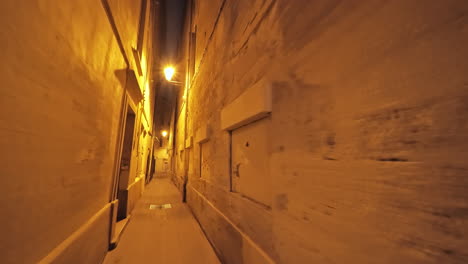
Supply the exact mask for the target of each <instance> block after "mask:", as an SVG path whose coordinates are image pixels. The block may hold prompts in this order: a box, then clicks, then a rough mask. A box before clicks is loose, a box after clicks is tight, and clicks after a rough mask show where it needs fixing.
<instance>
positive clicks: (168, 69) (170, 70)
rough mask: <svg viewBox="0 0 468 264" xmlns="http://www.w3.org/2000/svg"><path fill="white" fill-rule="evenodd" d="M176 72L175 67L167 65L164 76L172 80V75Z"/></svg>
mask: <svg viewBox="0 0 468 264" xmlns="http://www.w3.org/2000/svg"><path fill="white" fill-rule="evenodd" d="M174 73H175V69H174V67H171V66H167V67H166V68H164V76H165V77H166V80H168V81H171V80H172V77H174Z"/></svg>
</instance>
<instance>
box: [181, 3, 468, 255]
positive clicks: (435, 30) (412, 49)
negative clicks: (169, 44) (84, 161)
mask: <svg viewBox="0 0 468 264" xmlns="http://www.w3.org/2000/svg"><path fill="white" fill-rule="evenodd" d="M192 11H193V19H192V23H191V25H190V23H189V24H188V25H187V26H186V31H185V34H186V35H187V34H189V32H196V45H195V52H194V53H193V54H191V53H190V52H186V53H185V55H186V56H185V57H186V58H185V59H186V61H187V65H186V66H187V68H188V67H189V65H190V61H194V62H195V75H194V76H193V78H192V79H191V80H189V82H188V83H187V84H186V88H185V89H186V91H187V94H188V97H187V98H188V99H187V100H188V114H187V116H183V117H181V118H180V119H179V120H182V119H183V118H187V121H186V122H187V132H186V136H183V134H182V133H184V132H185V131H184V129H183V128H182V127H178V128H177V131H178V132H179V135H178V136H177V137H176V138H177V140H178V141H179V142H178V143H176V145H177V146H178V145H179V144H183V143H182V142H180V141H182V140H186V139H187V138H188V137H191V136H192V137H194V138H195V137H196V134H197V131H199V130H200V129H205V128H208V130H209V131H210V135H209V137H208V140H207V141H206V142H204V143H201V144H194V145H193V148H192V149H191V151H190V156H189V160H188V162H189V164H184V166H189V168H188V176H189V183H188V187H187V192H188V203H189V205H190V207H191V208H192V210H193V212H194V213H195V215H196V217H197V219H198V220H199V222H200V223H201V225H202V227H203V229H204V231H205V232H206V234H207V236H208V238H209V240H210V241H211V242H212V243H213V245H214V247H215V249H216V251H217V252H218V254H219V256H220V258H221V260H222V261H224V262H225V263H236V264H239V263H269V262H277V263H398V262H400V263H465V262H466V261H468V251H467V249H468V238H467V235H468V229H467V226H468V178H467V177H466V173H467V169H468V162H467V157H468V151H467V145H466V141H467V135H468V107H467V105H468V77H467V76H468V75H467V74H466V73H467V71H468V60H467V59H466V58H468V49H467V48H466V47H468V17H467V15H466V14H467V12H468V4H467V2H466V1H463V0H459V1H456V0H449V1H403V0H401V1H377V0H375V1H371V0H369V1H359V2H357V1H344V0H343V1H339V0H336V1H307V0H302V1H299V0H298V1H288V0H276V1H275V0H267V1H249V0H239V1H221V0H220V1H210V2H209V3H208V1H196V3H195V8H194V9H193V10H192ZM190 12H191V10H190V9H189V11H188V15H187V19H188V18H189V17H190ZM191 45H193V43H192V44H191ZM185 48H186V49H187V50H189V49H190V47H189V41H188V40H187V38H186V41H185ZM253 87H265V88H266V89H269V90H270V91H271V112H270V113H269V114H268V115H266V117H265V118H266V119H269V122H271V124H270V126H271V129H270V131H269V133H268V135H265V136H266V137H267V140H268V148H267V149H266V156H265V160H266V162H268V169H267V171H268V173H269V176H268V177H267V179H268V180H265V185H268V186H271V187H269V188H270V189H271V190H270V191H271V197H270V198H271V200H270V202H269V203H264V202H259V201H258V200H256V199H252V197H249V195H246V194H245V193H243V192H242V191H232V190H233V186H232V183H233V179H232V177H233V175H234V172H233V166H232V164H230V160H231V159H232V156H231V151H232V149H233V146H232V145H231V134H233V133H234V132H233V131H230V132H229V129H227V130H223V127H222V120H221V110H222V109H226V108H227V107H229V106H230V105H232V104H233V102H234V101H235V99H238V98H242V96H243V95H245V94H246V93H247V92H248V91H249V89H253ZM265 96H266V95H265ZM260 97H261V96H260ZM262 98H263V97H262ZM262 98H257V99H255V98H254V99H255V100H257V101H258V100H261V99H262ZM242 112H243V109H242V108H238V113H240V115H241V114H242ZM262 120H265V119H262ZM260 121H261V120H260ZM260 121H253V122H260ZM179 122H180V121H179ZM250 122H252V121H250ZM253 122H252V123H253ZM179 126H181V124H180V123H179ZM234 131H235V130H234ZM251 143H252V142H251ZM254 143H255V142H253V144H254ZM200 149H202V151H203V153H204V154H206V155H207V157H209V158H205V159H203V158H200V157H201V156H202V155H200ZM246 162H248V160H246ZM198 168H201V169H198ZM240 170H241V172H240V174H241V177H242V167H241V168H240ZM203 171H205V173H204V174H203V175H201V176H202V177H200V172H203ZM177 172H179V173H181V172H180V171H177ZM252 175H253V176H252ZM252 175H250V176H252V177H255V175H254V174H252ZM178 177H179V178H180V177H183V176H182V175H179V176H178ZM260 185H261V184H260Z"/></svg>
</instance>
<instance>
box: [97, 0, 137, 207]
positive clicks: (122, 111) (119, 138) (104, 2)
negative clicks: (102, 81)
mask: <svg viewBox="0 0 468 264" xmlns="http://www.w3.org/2000/svg"><path fill="white" fill-rule="evenodd" d="M101 2H102V6H103V7H104V10H105V11H106V14H107V18H108V19H109V23H110V25H111V27H112V32H113V33H114V37H115V39H116V40H117V44H118V46H119V49H120V52H121V53H122V57H123V59H124V61H125V64H126V69H125V81H124V83H123V92H122V98H121V100H120V120H119V128H120V129H119V131H118V134H117V142H121V141H122V137H123V130H124V127H125V116H126V113H125V112H126V108H125V97H126V93H127V81H128V72H129V71H130V63H129V60H128V57H127V55H126V53H125V49H124V46H123V43H122V38H121V37H120V34H119V31H118V29H117V25H116V24H115V20H114V17H113V16H112V11H111V9H110V5H109V2H108V0H102V1H101ZM116 145H117V146H116V149H115V157H114V158H115V162H114V163H115V165H114V169H113V176H114V177H112V185H111V188H112V189H111V190H112V191H111V194H110V197H109V202H112V201H113V200H114V197H116V193H117V189H118V181H117V178H118V173H119V172H120V169H119V167H120V159H121V156H122V149H121V148H120V147H119V146H118V145H119V144H116Z"/></svg>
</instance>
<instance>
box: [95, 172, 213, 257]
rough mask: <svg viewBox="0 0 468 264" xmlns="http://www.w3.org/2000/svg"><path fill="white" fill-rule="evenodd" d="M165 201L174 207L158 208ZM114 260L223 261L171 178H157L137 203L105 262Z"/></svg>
mask: <svg viewBox="0 0 468 264" xmlns="http://www.w3.org/2000/svg"><path fill="white" fill-rule="evenodd" d="M164 204H170V206H171V208H158V205H164ZM152 205H153V206H152ZM150 207H151V208H152V209H150ZM167 207H168V206H167ZM111 263H119V264H133V263H160V264H166V263H167V264H186V263H204V264H214V263H217V264H219V263H220V262H219V260H218V258H217V257H216V255H215V253H214V251H213V249H212V247H211V245H210V244H209V242H208V240H207V239H206V237H205V235H204V234H203V232H202V230H201V228H200V226H199V225H198V223H197V221H196V220H195V218H194V217H193V215H192V213H191V212H190V210H189V208H188V207H187V205H186V204H184V203H182V202H181V195H180V193H179V191H178V190H177V189H176V187H175V186H174V185H173V184H172V182H171V181H170V180H169V179H168V178H162V179H161V178H156V179H154V180H153V181H152V182H150V183H149V184H148V186H147V187H146V189H145V191H144V193H143V195H142V197H141V199H140V200H139V201H138V203H137V204H136V206H135V209H134V210H133V212H132V216H131V219H130V222H129V224H128V226H127V227H126V229H125V230H124V233H123V234H122V237H121V238H120V242H119V244H118V246H117V248H116V249H114V250H112V251H110V252H108V254H107V256H106V258H105V260H104V264H111Z"/></svg>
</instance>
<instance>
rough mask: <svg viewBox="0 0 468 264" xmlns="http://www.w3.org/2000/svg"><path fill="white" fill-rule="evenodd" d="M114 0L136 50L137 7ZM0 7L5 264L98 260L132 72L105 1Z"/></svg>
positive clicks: (0, 246)
mask: <svg viewBox="0 0 468 264" xmlns="http://www.w3.org/2000/svg"><path fill="white" fill-rule="evenodd" d="M109 2H111V8H114V9H113V10H111V11H113V12H114V15H115V17H116V21H117V22H118V23H117V29H118V30H120V31H121V32H120V33H121V34H122V36H123V37H122V38H123V41H125V47H124V50H125V49H129V50H131V46H134V45H135V44H134V42H135V39H134V38H133V36H135V34H136V32H137V25H138V18H139V5H138V4H136V2H133V5H134V6H136V10H134V9H130V10H128V9H127V10H119V9H118V8H117V7H118V6H120V7H122V6H123V5H125V4H128V3H129V4H132V2H131V1H126V2H128V3H124V2H125V1H114V0H113V1H109ZM0 6H1V7H0V22H1V26H0V27H1V30H0V48H1V50H2V53H1V54H2V56H1V63H0V77H1V80H2V81H1V87H0V109H1V111H0V146H1V149H2V150H1V155H0V156H1V160H2V165H1V166H0V178H1V179H2V180H1V181H2V185H1V186H2V188H1V189H2V193H1V195H0V197H1V198H0V208H1V215H2V217H1V218H0V230H1V235H2V239H1V242H0V262H1V263H37V262H38V261H40V260H41V259H43V258H45V257H46V256H48V258H47V261H51V260H55V261H57V262H59V263H60V262H64V263H65V262H66V263H70V262H69V261H65V260H66V259H68V260H69V259H73V261H75V262H77V263H78V262H79V263H94V262H99V261H100V260H102V258H103V257H104V255H105V253H106V251H107V248H108V243H109V241H108V240H109V223H110V215H109V210H110V209H109V208H110V205H109V199H110V194H111V193H110V192H111V188H112V178H113V177H114V166H115V163H114V158H115V156H116V148H117V141H118V136H117V135H118V133H119V130H120V128H119V122H120V113H121V106H122V105H121V104H122V96H123V91H124V85H125V70H126V67H127V65H126V63H125V60H124V57H123V55H122V52H121V49H120V48H119V46H118V42H117V41H116V37H115V35H114V33H113V29H112V27H111V23H110V22H109V19H108V16H107V15H106V11H105V9H104V7H103V3H102V2H101V1H91V0H83V1H81V0H80V1H2V3H1V4H0ZM132 12H133V13H132ZM133 18H135V19H133ZM123 25H125V28H124V27H123ZM128 32H132V34H130V33H128ZM130 54H131V53H130ZM127 56H129V55H128V54H127ZM145 56H147V57H146V61H145V63H148V64H150V59H149V56H150V54H149V53H146V54H145ZM148 67H149V66H148ZM130 68H131V69H135V66H134V63H133V64H131V65H130ZM122 72H123V73H122ZM146 77H147V75H146V74H145V76H143V77H142V79H145V78H146ZM138 81H140V82H141V81H142V80H140V79H138ZM142 84H144V83H142ZM142 84H140V86H141V87H143V88H142V89H141V90H142V91H143V92H144V91H146V92H147V96H148V92H149V91H148V90H147V88H148V87H146V90H145V87H144V86H143V85H142ZM151 96H152V97H153V98H154V92H153V91H151ZM148 98H150V97H148ZM146 108H151V106H143V107H142V109H144V110H143V111H145V110H146ZM148 111H149V109H148ZM147 118H151V114H147ZM147 120H148V122H147V123H149V124H146V129H147V130H148V126H150V125H151V123H152V120H150V119H147ZM138 125H141V124H140V123H138ZM147 139H148V136H146V138H145V139H144V140H145V141H144V142H142V144H146V145H148V146H151V144H152V142H151V140H149V142H147ZM145 149H146V148H145ZM143 163H146V159H145V160H144V161H142V164H143ZM72 234H73V236H71V235H72ZM69 242H72V243H71V244H70V243H69ZM58 245H61V246H60V247H57V246H58ZM54 248H55V249H56V250H55V251H53V250H54ZM52 251H53V252H52ZM51 252H52V253H51ZM49 253H51V254H52V255H49ZM57 254H59V255H57ZM60 254H61V255H60Z"/></svg>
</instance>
